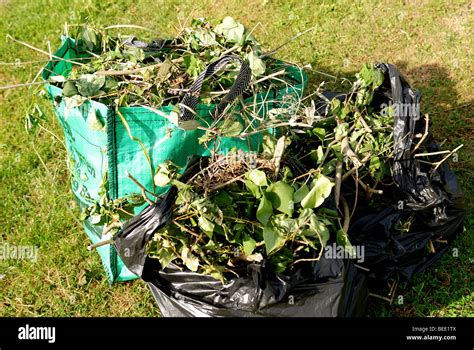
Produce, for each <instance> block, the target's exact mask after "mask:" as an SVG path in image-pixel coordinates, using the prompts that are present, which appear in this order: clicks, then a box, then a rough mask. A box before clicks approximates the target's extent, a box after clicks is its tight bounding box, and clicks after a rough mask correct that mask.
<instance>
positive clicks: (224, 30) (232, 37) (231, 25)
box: [214, 16, 245, 45]
mask: <svg viewBox="0 0 474 350" xmlns="http://www.w3.org/2000/svg"><path fill="white" fill-rule="evenodd" d="M214 31H215V32H216V33H217V34H221V35H223V36H224V37H225V38H226V39H227V41H229V42H232V43H237V44H239V45H243V43H244V32H245V27H244V26H243V25H242V24H241V23H239V22H237V21H236V20H235V19H233V18H232V17H229V16H228V17H225V18H224V19H223V20H222V23H221V24H218V25H217V26H216V27H215V29H214Z"/></svg>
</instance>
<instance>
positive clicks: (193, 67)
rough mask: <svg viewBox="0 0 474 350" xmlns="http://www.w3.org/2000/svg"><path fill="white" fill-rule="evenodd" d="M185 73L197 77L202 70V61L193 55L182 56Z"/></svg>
mask: <svg viewBox="0 0 474 350" xmlns="http://www.w3.org/2000/svg"><path fill="white" fill-rule="evenodd" d="M183 64H184V67H185V68H186V73H187V74H189V75H190V76H192V77H197V76H198V75H199V74H201V72H202V71H203V70H204V68H205V66H204V62H203V61H201V60H200V59H199V58H197V57H196V56H194V55H186V56H184V58H183Z"/></svg>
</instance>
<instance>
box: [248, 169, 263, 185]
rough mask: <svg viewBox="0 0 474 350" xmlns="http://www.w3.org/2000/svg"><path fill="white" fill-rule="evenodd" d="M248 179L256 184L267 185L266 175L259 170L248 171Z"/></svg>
mask: <svg viewBox="0 0 474 350" xmlns="http://www.w3.org/2000/svg"><path fill="white" fill-rule="evenodd" d="M248 179H249V180H251V181H252V182H253V183H254V184H255V185H257V186H267V175H265V173H264V172H263V171H261V170H258V169H253V170H252V171H250V172H249V173H248Z"/></svg>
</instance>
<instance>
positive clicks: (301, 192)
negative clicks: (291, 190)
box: [293, 184, 309, 203]
mask: <svg viewBox="0 0 474 350" xmlns="http://www.w3.org/2000/svg"><path fill="white" fill-rule="evenodd" d="M308 193H309V188H308V186H306V184H303V185H302V186H301V187H300V188H299V189H298V190H297V191H296V192H295V197H294V199H293V201H294V202H295V203H299V202H301V201H302V200H303V198H304V197H306V195H307V194H308Z"/></svg>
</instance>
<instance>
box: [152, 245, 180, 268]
mask: <svg viewBox="0 0 474 350" xmlns="http://www.w3.org/2000/svg"><path fill="white" fill-rule="evenodd" d="M150 256H151V257H152V258H157V259H158V261H159V262H160V265H161V267H162V268H166V267H167V266H168V265H169V264H170V262H172V261H173V260H174V259H175V258H176V256H175V255H174V253H173V251H172V250H170V249H167V248H165V247H161V248H159V249H158V250H156V251H155V252H153V253H152V254H151V255H150Z"/></svg>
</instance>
